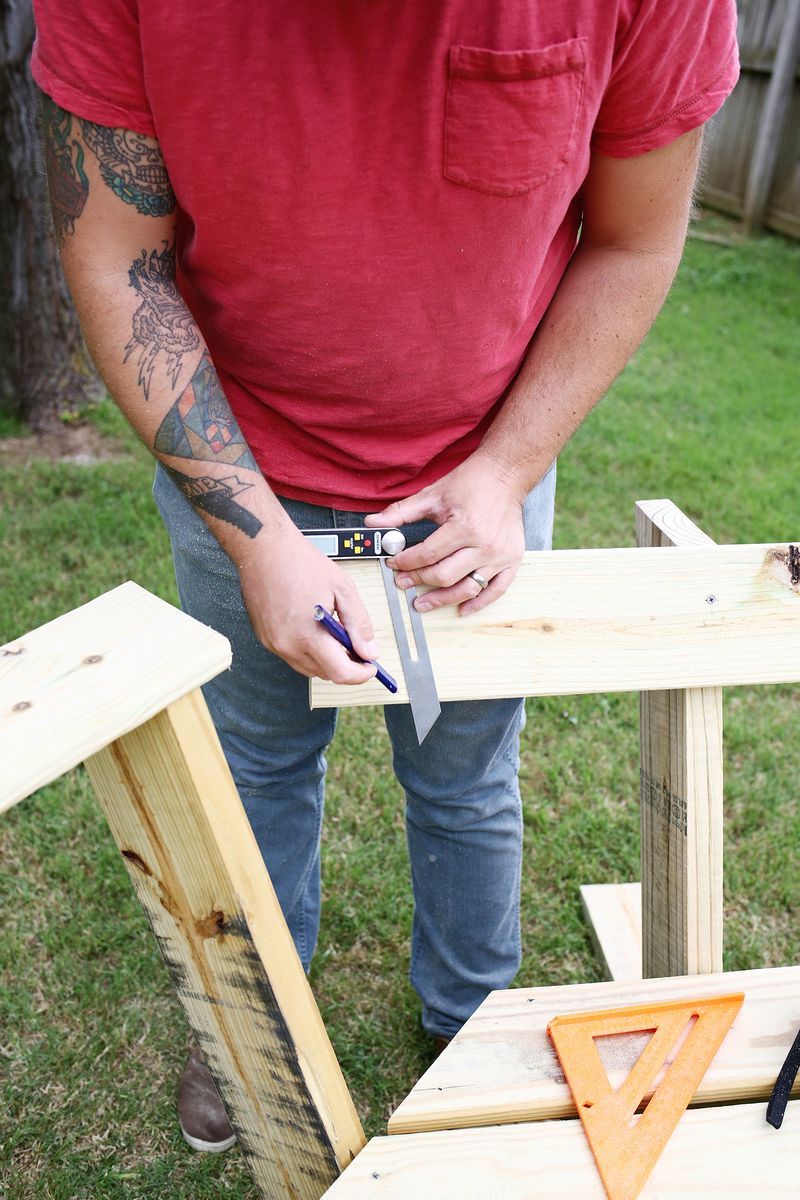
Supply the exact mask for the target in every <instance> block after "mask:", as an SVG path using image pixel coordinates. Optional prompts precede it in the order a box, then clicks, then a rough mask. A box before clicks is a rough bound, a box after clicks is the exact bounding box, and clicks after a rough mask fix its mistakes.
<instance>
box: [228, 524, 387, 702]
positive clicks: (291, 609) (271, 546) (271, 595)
mask: <svg viewBox="0 0 800 1200" xmlns="http://www.w3.org/2000/svg"><path fill="white" fill-rule="evenodd" d="M265 541H266V539H265V538H263V535H262V537H257V538H255V539H254V542H253V544H252V548H251V549H250V552H249V553H248V555H247V557H246V559H245V561H244V562H243V563H241V564H240V566H239V579H240V581H241V585H242V596H243V598H244V602H245V605H246V607H247V612H248V614H249V616H250V622H251V624H252V626H253V629H254V630H255V633H256V636H257V637H258V639H259V641H261V642H262V643H263V644H264V645H265V646H266V647H267V649H268V650H271V651H272V652H273V654H277V655H278V656H279V657H280V658H282V659H284V660H285V661H286V662H287V663H288V664H289V666H290V667H294V669H295V671H299V672H300V674H301V675H309V676H316V677H318V678H319V679H329V680H331V682H333V683H348V684H356V683H366V681H367V680H368V679H371V678H372V677H373V676H374V675H375V667H374V666H373V665H372V663H371V662H367V663H357V662H354V661H353V659H352V658H351V657H350V655H349V654H348V652H347V651H346V650H345V648H344V646H340V645H339V643H338V642H337V641H336V640H335V639H334V638H332V637H331V635H330V634H329V633H327V632H326V630H325V629H323V628H322V626H321V625H320V624H319V622H317V621H315V620H314V607H315V605H317V604H322V605H324V607H325V608H327V609H328V611H329V612H334V611H335V612H336V614H337V616H338V618H339V620H340V622H341V623H342V625H344V627H345V629H346V630H347V632H348V633H349V635H350V640H351V641H352V643H353V648H354V650H355V652H356V654H358V655H359V656H360V657H361V658H366V659H373V660H374V659H376V658H377V657H378V647H377V645H376V643H375V641H374V630H373V628H372V621H371V620H370V616H369V613H368V612H367V610H366V608H365V607H364V605H363V603H362V601H361V597H360V596H359V594H358V590H357V588H356V587H355V585H354V584H353V583H352V582H351V581H350V579H349V578H348V576H347V575H346V573H345V572H344V571H343V570H342V568H341V567H340V566H338V565H337V564H336V563H335V562H334V561H333V560H332V559H330V558H326V557H325V555H324V554H321V553H320V552H319V550H317V549H315V547H314V546H312V545H311V544H310V542H308V541H307V540H306V539H305V538H304V537H303V535H302V534H301V533H300V532H299V531H298V530H297V529H295V528H294V527H292V528H291V529H287V530H285V531H283V530H282V531H281V532H280V533H278V534H277V536H275V534H274V533H273V535H272V536H271V537H270V539H269V543H268V548H267V549H266V550H265V548H264V546H263V545H262V543H263V542H265Z"/></svg>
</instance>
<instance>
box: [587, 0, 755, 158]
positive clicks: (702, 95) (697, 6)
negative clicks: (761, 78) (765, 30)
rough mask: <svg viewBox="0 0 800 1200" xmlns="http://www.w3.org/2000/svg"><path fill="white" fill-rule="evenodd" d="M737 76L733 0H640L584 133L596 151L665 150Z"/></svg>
mask: <svg viewBox="0 0 800 1200" xmlns="http://www.w3.org/2000/svg"><path fill="white" fill-rule="evenodd" d="M738 76H739V57H738V52H737V47H736V6H735V3H734V0H642V3H641V5H640V6H639V9H638V12H637V13H636V16H635V17H634V19H633V21H632V23H631V25H630V27H629V28H628V31H627V34H626V36H625V37H624V39H623V41H622V43H621V45H620V46H619V47H618V48H617V50H616V53H615V55H614V61H613V65H612V69H611V76H610V78H609V81H608V85H607V87H606V90H605V92H604V95H603V99H602V102H601V105H600V110H599V112H598V115H597V120H596V122H595V126H594V132H593V134H592V147H593V149H596V150H599V151H600V153H601V154H609V155H612V156H614V157H616V158H629V157H633V156H634V155H637V154H645V153H646V152H647V151H648V150H655V149H657V148H658V147H659V146H665V145H666V144H667V143H668V142H671V141H673V140H674V139H675V138H677V137H679V136H680V135H681V134H682V133H686V132H688V130H690V129H695V128H697V126H699V125H702V124H703V122H704V121H707V120H708V118H709V117H711V116H713V114H714V113H715V112H716V111H717V109H719V108H721V107H722V104H723V102H724V101H725V98H726V97H727V96H728V95H729V94H730V92H731V91H732V90H733V86H734V84H735V83H736V80H737V78H738Z"/></svg>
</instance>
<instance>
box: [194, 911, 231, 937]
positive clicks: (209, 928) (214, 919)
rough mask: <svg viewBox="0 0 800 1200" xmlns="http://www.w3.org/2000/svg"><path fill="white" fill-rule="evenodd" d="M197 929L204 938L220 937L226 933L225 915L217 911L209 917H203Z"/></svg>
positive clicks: (197, 924) (196, 926)
mask: <svg viewBox="0 0 800 1200" xmlns="http://www.w3.org/2000/svg"><path fill="white" fill-rule="evenodd" d="M195 928H196V930H197V932H198V933H199V934H200V937H202V938H215V937H220V935H221V934H224V932H225V913H224V912H220V910H219V909H217V910H216V912H212V913H209V915H208V916H207V917H202V918H201V919H200V920H199V921H198V922H197V923H196V925H195Z"/></svg>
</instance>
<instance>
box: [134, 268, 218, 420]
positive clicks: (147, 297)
mask: <svg viewBox="0 0 800 1200" xmlns="http://www.w3.org/2000/svg"><path fill="white" fill-rule="evenodd" d="M128 278H129V279H130V284H131V287H132V288H133V289H134V291H135V292H137V294H138V295H139V296H141V299H142V302H141V304H140V305H139V307H138V308H137V309H136V312H135V313H134V314H133V322H132V333H131V339H130V341H129V342H128V344H127V346H126V347H125V359H124V361H125V362H127V361H128V359H129V358H130V357H131V355H132V354H138V359H137V361H138V364H139V386H140V387H141V388H143V389H144V396H145V400H148V399H149V398H150V383H151V380H152V378H153V371H154V370H155V363H156V359H157V357H158V355H159V354H164V355H165V356H166V369H167V374H168V375H169V377H170V381H171V383H172V386H173V387H174V386H175V384H176V383H177V382H178V375H179V374H180V370H181V366H182V364H183V356H184V355H185V354H189V353H191V351H192V350H196V349H197V348H198V346H199V345H200V338H199V336H198V333H197V328H196V326H195V323H194V318H193V316H192V314H191V313H190V312H189V310H188V309H187V307H186V305H185V303H184V301H183V300H182V298H181V295H180V292H179V291H178V288H177V285H176V283H175V251H174V250H173V249H172V248H171V247H170V246H168V245H166V244H165V245H164V249H163V250H162V251H161V253H160V254H159V252H158V251H157V250H151V251H150V254H149V256H148V254H147V251H145V250H143V251H142V253H141V254H140V255H139V257H138V258H136V259H134V261H133V265H132V267H131V269H130V271H129V272H128Z"/></svg>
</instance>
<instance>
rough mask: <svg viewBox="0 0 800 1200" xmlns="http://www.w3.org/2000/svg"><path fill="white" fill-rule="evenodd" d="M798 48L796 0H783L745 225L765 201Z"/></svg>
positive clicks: (760, 220)
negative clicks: (781, 25) (783, 18)
mask: <svg viewBox="0 0 800 1200" xmlns="http://www.w3.org/2000/svg"><path fill="white" fill-rule="evenodd" d="M799 48H800V0H787V5H786V23H785V25H784V28H783V29H782V30H781V36H780V38H779V40H778V45H777V47H776V49H775V60H774V62H773V64H772V74H771V76H770V80H769V84H768V86H767V95H766V98H765V100H764V108H763V109H762V112H761V119H760V121H759V123H758V130H757V132H756V140H755V145H754V147H753V155H752V158H751V160H750V171H749V174H748V176H747V187H746V189H745V195H744V205H743V210H742V216H743V221H744V225H745V226H746V228H747V229H760V228H761V226H762V225H763V224H764V212H765V210H766V207H767V203H768V201H769V193H770V189H771V188H772V180H773V176H774V174H775V164H776V162H777V161H778V150H779V149H780V141H781V132H782V130H783V124H784V121H785V120H786V114H787V112H788V110H789V104H790V103H791V99H792V91H793V89H794V77H795V72H796V70H797V55H798V49H799Z"/></svg>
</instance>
